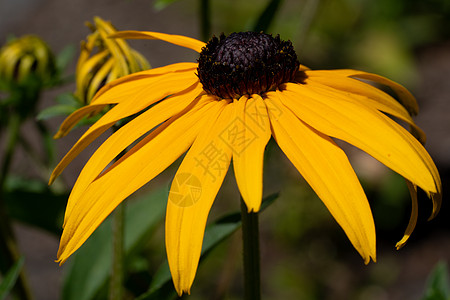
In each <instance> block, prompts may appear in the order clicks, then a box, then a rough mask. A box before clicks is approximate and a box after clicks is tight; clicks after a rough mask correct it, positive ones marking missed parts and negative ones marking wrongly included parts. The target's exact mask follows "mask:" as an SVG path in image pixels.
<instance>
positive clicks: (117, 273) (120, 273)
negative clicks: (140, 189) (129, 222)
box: [109, 203, 125, 300]
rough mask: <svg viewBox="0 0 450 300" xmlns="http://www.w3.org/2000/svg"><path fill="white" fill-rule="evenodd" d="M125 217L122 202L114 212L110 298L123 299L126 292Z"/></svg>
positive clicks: (114, 299) (113, 299) (112, 299)
mask: <svg viewBox="0 0 450 300" xmlns="http://www.w3.org/2000/svg"><path fill="white" fill-rule="evenodd" d="M124 219H125V203H121V204H119V206H117V207H116V209H115V210H114V214H113V255H112V260H113V261H112V274H111V282H110V285H109V300H122V299H123V294H124V291H123V283H124V270H125V268H124V253H123V252H124V251H123V244H124V223H125V222H124Z"/></svg>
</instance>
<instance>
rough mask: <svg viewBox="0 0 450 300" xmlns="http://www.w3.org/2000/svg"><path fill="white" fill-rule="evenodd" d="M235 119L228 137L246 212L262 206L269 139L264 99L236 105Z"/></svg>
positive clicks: (268, 123) (254, 96)
mask: <svg viewBox="0 0 450 300" xmlns="http://www.w3.org/2000/svg"><path fill="white" fill-rule="evenodd" d="M236 112H237V114H236V118H235V121H233V123H232V124H231V126H230V127H228V128H227V129H226V130H227V134H228V135H229V138H230V139H231V140H232V142H233V167H234V173H235V176H236V182H237V184H238V187H239V191H240V192H241V195H242V198H243V200H244V201H245V204H246V205H247V208H248V211H249V212H252V211H253V212H257V211H258V210H259V208H260V206H261V200H262V191H263V160H264V150H265V148H266V145H267V142H268V141H269V139H270V136H271V131H270V122H269V116H268V114H267V108H266V105H265V104H264V100H263V99H262V98H261V96H259V95H256V94H255V95H253V96H252V98H251V99H247V97H242V98H241V99H240V100H239V101H237V102H236Z"/></svg>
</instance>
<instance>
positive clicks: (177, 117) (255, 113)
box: [50, 31, 441, 295]
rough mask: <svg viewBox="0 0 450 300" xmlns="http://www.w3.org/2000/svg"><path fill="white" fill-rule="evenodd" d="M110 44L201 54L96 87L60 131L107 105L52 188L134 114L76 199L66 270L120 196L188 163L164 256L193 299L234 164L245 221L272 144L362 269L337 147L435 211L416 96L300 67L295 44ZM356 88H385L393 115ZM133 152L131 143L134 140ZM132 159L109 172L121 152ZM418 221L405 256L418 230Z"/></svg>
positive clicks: (260, 39)
mask: <svg viewBox="0 0 450 300" xmlns="http://www.w3.org/2000/svg"><path fill="white" fill-rule="evenodd" d="M115 37H118V38H136V39H159V40H163V41H166V42H170V43H173V44H176V45H179V46H183V47H186V48H190V49H192V50H194V51H197V52H199V53H200V57H199V60H198V63H177V64H172V65H168V66H165V67H160V68H155V69H152V70H148V71H143V72H139V73H136V74H131V75H128V76H125V77H123V78H120V79H118V80H116V81H113V82H111V83H109V84H107V85H106V86H105V87H103V88H102V89H101V90H100V91H99V92H98V93H97V94H96V96H95V97H94V99H93V100H92V101H91V103H90V105H89V106H86V107H83V108H81V109H80V110H78V111H76V112H75V113H73V114H72V115H71V116H69V117H68V118H67V119H66V120H65V121H64V123H63V124H62V125H61V128H60V134H61V135H64V134H65V133H67V132H68V130H69V129H70V128H71V127H72V126H73V125H74V124H76V123H77V122H78V121H79V120H80V119H81V118H82V117H83V116H85V115H87V114H89V113H90V112H92V111H96V110H97V109H98V108H99V107H103V106H105V105H107V104H116V105H115V106H114V107H113V108H112V109H111V110H110V111H109V112H108V113H106V114H105V115H104V116H103V117H102V118H101V119H100V120H99V121H98V122H97V123H95V124H94V125H93V126H92V127H91V128H89V130H88V131H87V132H86V133H85V134H84V135H83V136H82V137H81V138H80V139H79V140H78V142H77V143H76V144H75V145H74V146H73V147H72V149H71V150H70V151H69V152H68V153H67V155H66V156H65V157H64V158H63V159H62V161H61V162H60V163H59V165H58V166H57V167H56V169H55V170H54V172H53V175H52V177H51V180H50V181H53V180H54V179H55V177H57V176H58V175H59V174H60V173H61V172H62V170H63V169H64V168H65V167H66V166H67V165H68V164H69V163H70V162H71V161H72V160H73V159H74V158H75V157H76V156H77V155H78V154H79V153H80V152H81V151H82V150H83V149H84V148H85V147H86V146H87V145H88V144H90V143H91V142H92V141H93V140H94V139H96V138H97V137H98V136H99V135H100V134H101V133H103V132H104V131H106V130H107V129H108V128H110V127H111V126H112V125H113V124H115V123H116V122H117V121H118V120H120V119H122V118H125V117H128V116H131V115H133V114H136V113H139V112H141V114H140V115H139V116H137V117H136V118H134V119H133V120H132V121H130V122H129V123H127V124H126V125H124V126H123V127H122V128H120V129H119V130H118V131H117V132H115V133H114V134H113V135H111V136H110V137H109V138H108V139H107V140H106V141H105V142H104V143H103V144H102V145H101V146H100V147H99V148H98V150H97V151H96V152H95V153H94V154H93V155H92V157H91V158H90V159H89V161H88V162H87V163H86V165H85V167H84V169H83V170H82V172H81V174H80V175H79V177H78V180H77V182H76V184H75V186H74V188H73V190H72V193H71V195H70V198H69V202H68V205H67V209H66V215H65V221H64V232H63V234H62V237H61V244H60V249H59V252H58V260H59V261H60V262H61V263H63V262H64V261H65V260H67V258H68V257H69V256H70V255H71V254H72V253H74V252H75V251H76V250H77V249H78V248H79V247H80V246H81V245H82V244H83V243H84V241H85V240H86V239H87V238H88V237H89V236H90V235H91V233H92V232H93V231H94V230H95V228H97V226H99V224H100V223H101V222H102V221H103V220H104V219H105V218H106V217H107V216H108V215H109V214H110V213H111V212H112V211H113V209H114V208H115V207H116V206H117V205H118V204H119V203H120V202H122V201H123V200H124V199H125V198H126V197H128V196H129V195H130V194H132V193H133V192H135V191H136V190H137V189H139V188H140V187H142V186H143V185H144V184H146V183H147V182H149V181H150V180H152V179H153V178H154V177H155V176H157V175H158V174H159V173H160V172H162V171H163V170H164V169H166V168H167V167H168V166H169V165H171V164H172V163H173V162H174V161H175V160H176V159H177V158H178V157H180V156H181V155H182V154H183V153H184V152H186V151H187V154H186V156H185V157H184V159H183V162H182V163H181V165H180V167H179V168H178V171H177V173H176V175H175V178H174V180H173V182H172V186H171V190H170V194H169V200H168V203H167V212H166V249H167V255H168V260H169V265H170V270H171V273H172V278H173V281H174V284H175V287H176V289H177V291H178V293H179V294H180V295H181V294H182V293H183V292H187V293H189V290H190V287H191V285H192V282H193V280H194V276H195V273H196V270H197V264H198V261H199V257H200V252H201V248H202V241H203V234H204V229H205V224H206V221H207V217H208V214H209V211H210V208H211V206H212V204H213V202H214V199H215V196H216V194H217V192H218V190H219V188H220V186H221V184H222V181H223V179H224V176H225V174H226V172H227V170H228V167H229V164H230V162H231V159H232V158H233V168H234V173H235V176H236V180H237V184H238V187H239V190H240V192H241V195H242V197H243V200H244V201H245V203H246V205H247V208H248V211H249V212H251V211H253V212H257V211H258V210H259V208H260V204H261V198H262V190H263V186H262V182H263V181H262V178H263V154H264V150H265V147H266V144H267V142H268V141H269V139H270V138H271V137H272V136H273V137H274V138H275V140H276V142H277V143H278V145H279V147H280V148H281V150H282V151H283V152H284V153H285V154H286V156H287V157H288V158H289V160H290V161H291V162H292V163H293V164H294V166H295V167H296V168H297V170H298V171H299V172H300V174H301V175H302V176H303V177H304V178H305V180H306V181H307V182H308V183H309V184H310V186H311V187H312V188H313V189H314V191H315V192H316V193H317V195H318V196H319V197H320V199H321V200H322V201H323V202H324V204H325V205H326V207H327V208H328V209H329V211H330V212H331V214H332V215H333V217H334V218H335V219H336V221H337V222H338V223H339V225H340V226H341V227H342V228H343V230H344V231H345V233H346V234H347V236H348V238H349V239H350V241H351V243H352V244H353V246H354V247H355V248H356V250H357V251H358V252H359V253H360V255H361V256H362V257H363V259H364V261H365V263H368V262H369V261H370V259H372V260H375V259H376V258H375V227H374V223H373V217H372V213H371V210H370V207H369V203H368V201H367V198H366V196H365V194H364V191H363V189H362V187H361V185H360V183H359V181H358V178H357V177H356V175H355V172H354V171H353V168H352V167H351V165H350V163H349V161H348V158H347V156H346V155H345V153H344V152H343V151H342V149H341V148H340V147H339V146H338V145H337V144H336V143H335V142H334V140H333V138H336V139H339V140H343V141H346V142H348V143H350V144H352V145H354V146H356V147H358V148H360V149H362V150H363V151H365V152H367V153H368V154H370V155H372V156H373V157H374V158H376V159H378V160H379V161H380V162H382V163H383V164H385V165H386V166H388V167H389V168H391V169H392V170H394V171H395V172H397V173H399V174H401V175H402V176H403V177H404V178H406V180H407V182H410V184H409V187H410V191H411V193H412V195H413V201H417V200H416V198H415V197H414V196H415V188H416V186H419V187H420V188H421V189H423V190H424V191H425V192H426V193H427V194H428V195H429V196H430V197H431V198H432V199H433V204H434V206H433V213H432V217H433V216H435V215H436V213H437V212H438V210H439V206H440V202H441V196H440V194H441V182H440V178H439V174H438V171H437V169H436V166H435V165H434V163H433V161H432V159H431V158H430V156H429V155H428V153H427V152H426V150H425V149H424V147H423V146H422V144H421V143H420V142H419V141H418V140H416V138H414V137H413V135H412V134H410V133H409V132H408V131H407V130H405V129H404V128H403V127H402V126H400V125H399V124H397V123H396V122H395V121H393V120H392V119H390V118H389V117H388V116H387V115H390V116H392V117H395V118H396V119H398V120H401V121H404V122H406V123H407V124H409V126H410V127H411V128H412V131H413V132H415V133H416V134H417V136H418V137H419V139H421V140H423V139H424V134H423V132H422V131H421V130H420V129H419V128H418V127H417V126H416V125H415V124H414V122H413V120H412V119H411V114H415V113H417V110H418V108H417V104H416V101H415V99H414V97H413V96H412V95H411V94H410V93H409V92H408V91H407V90H406V89H405V88H404V87H402V86H400V85H399V84H397V83H395V82H392V81H390V80H388V79H386V78H384V77H381V76H378V75H375V74H370V73H366V72H362V71H355V70H332V71H328V70H323V71H314V70H309V69H307V68H305V67H304V66H301V65H299V62H298V60H297V56H296V54H295V52H294V50H293V47H292V44H291V43H290V42H286V41H281V40H280V39H279V37H275V38H274V37H272V36H270V35H267V34H262V33H234V34H231V35H229V36H228V37H225V36H221V37H220V38H213V39H211V40H210V41H209V42H208V43H207V44H205V43H203V42H200V41H198V40H195V39H192V38H188V37H184V36H178V35H168V34H162V33H156V32H137V31H127V32H119V33H117V34H115ZM358 79H364V80H369V81H374V82H376V83H379V84H383V85H386V86H388V87H390V88H391V89H392V90H393V91H395V93H396V94H397V95H398V97H399V99H400V101H401V103H402V104H403V105H401V104H400V103H399V102H397V101H396V100H395V99H394V98H392V97H391V96H389V95H388V94H386V93H384V92H383V91H381V90H379V89H377V88H375V87H373V86H371V85H369V84H367V83H364V82H362V81H360V80H358ZM139 139H140V140H139ZM136 141H137V143H136V144H134V145H133V146H132V148H131V149H130V150H129V151H128V152H127V153H126V154H125V155H124V156H122V157H121V158H120V159H118V160H117V161H116V162H114V163H113V164H112V165H110V163H111V162H112V161H113V160H114V158H115V157H117V156H118V155H119V154H120V153H121V152H122V151H123V150H125V149H126V148H127V147H129V146H130V145H132V144H133V143H134V142H136ZM416 218H417V211H416V210H414V211H413V214H412V218H411V222H410V225H409V226H408V229H407V232H406V234H405V238H404V239H403V240H402V241H401V244H403V243H404V242H405V241H406V239H407V237H408V236H409V234H410V233H411V231H412V229H413V227H414V221H415V219H416Z"/></svg>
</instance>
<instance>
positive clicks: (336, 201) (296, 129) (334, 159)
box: [266, 91, 376, 264]
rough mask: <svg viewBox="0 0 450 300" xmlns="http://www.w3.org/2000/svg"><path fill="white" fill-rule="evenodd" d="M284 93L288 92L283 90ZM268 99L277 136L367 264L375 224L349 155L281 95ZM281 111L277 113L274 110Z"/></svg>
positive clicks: (373, 246)
mask: <svg viewBox="0 0 450 300" xmlns="http://www.w3.org/2000/svg"><path fill="white" fill-rule="evenodd" d="M283 95H284V93H283ZM268 97H269V98H268V99H266V104H267V107H268V111H269V115H270V122H271V124H272V130H273V135H274V137H275V140H276V141H277V143H278V145H279V146H280V148H281V150H282V151H283V152H284V153H285V154H286V156H287V157H288V158H289V160H290V161H291V162H292V163H293V164H294V166H295V167H296V168H297V170H298V171H299V172H300V174H302V176H303V177H304V178H305V180H306V181H307V182H308V184H309V185H310V186H311V187H312V188H313V190H314V191H315V192H316V194H317V195H318V196H319V198H320V199H321V200H322V201H323V203H324V204H325V205H326V207H327V208H328V210H329V211H330V212H331V214H332V215H333V217H334V218H335V220H336V221H337V222H338V224H339V225H340V226H341V227H342V229H343V230H344V231H345V233H346V234H347V236H348V238H349V240H350V241H351V243H352V244H353V246H354V247H355V249H356V250H357V251H358V252H359V253H360V255H361V256H362V257H363V259H364V261H365V263H366V264H367V263H369V261H370V259H371V258H372V259H373V260H374V261H375V260H376V254H375V251H376V249H375V225H374V222H373V217H372V212H371V210H370V206H369V203H368V201H367V198H366V195H365V194H364V191H363V189H362V187H361V185H360V183H359V181H358V178H357V177H356V174H355V172H354V171H353V168H352V166H351V165H350V163H349V161H348V159H347V156H346V155H345V153H344V152H343V151H342V149H340V148H339V146H338V145H336V143H335V142H334V141H333V140H332V139H331V138H329V137H328V136H326V135H324V134H322V133H320V132H318V131H316V130H315V129H313V128H311V127H310V126H308V125H307V124H305V123H304V122H302V121H301V120H299V119H298V118H297V117H296V116H295V115H294V114H293V113H292V112H291V111H290V110H289V109H288V108H286V107H285V106H284V105H283V104H282V102H281V101H279V100H278V98H282V97H283V96H282V93H280V92H278V91H277V92H276V93H270V94H268ZM276 110H281V113H280V114H279V115H278V116H277V115H275V114H273V111H276Z"/></svg>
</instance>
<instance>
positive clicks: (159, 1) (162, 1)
mask: <svg viewBox="0 0 450 300" xmlns="http://www.w3.org/2000/svg"><path fill="white" fill-rule="evenodd" d="M176 1H179V0H156V1H155V3H154V4H153V7H154V8H155V9H156V10H158V11H160V10H163V9H164V8H166V7H167V6H169V5H170V4H172V3H174V2H176Z"/></svg>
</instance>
